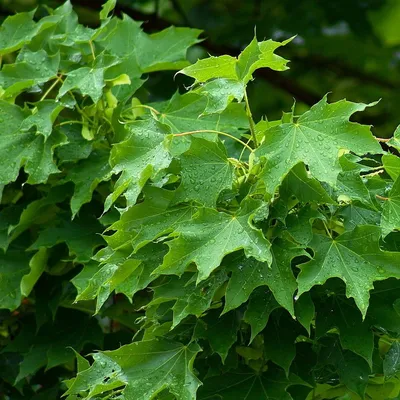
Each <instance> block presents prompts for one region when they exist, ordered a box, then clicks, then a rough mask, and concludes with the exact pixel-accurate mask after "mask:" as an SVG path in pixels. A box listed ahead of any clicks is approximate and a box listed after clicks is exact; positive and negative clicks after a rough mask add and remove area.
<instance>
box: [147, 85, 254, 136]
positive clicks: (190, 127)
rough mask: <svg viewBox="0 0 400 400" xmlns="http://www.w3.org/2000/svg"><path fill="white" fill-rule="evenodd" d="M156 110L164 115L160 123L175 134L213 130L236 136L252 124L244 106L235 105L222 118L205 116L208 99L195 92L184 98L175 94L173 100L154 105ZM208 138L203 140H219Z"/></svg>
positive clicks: (220, 116) (187, 94)
mask: <svg viewBox="0 0 400 400" xmlns="http://www.w3.org/2000/svg"><path fill="white" fill-rule="evenodd" d="M152 106H153V107H155V108H156V109H157V110H158V111H160V113H161V116H160V117H159V120H160V121H161V122H162V123H163V124H166V125H168V126H169V127H170V128H171V131H172V133H181V132H190V131H196V130H209V129H213V130H219V131H223V132H228V133H235V132H237V131H238V130H240V129H247V128H248V124H249V122H248V119H247V116H246V112H245V111H244V107H243V106H242V105H241V104H231V105H230V106H229V107H228V108H227V109H226V110H225V111H224V112H222V113H220V114H218V115H216V114H212V115H203V112H204V110H205V109H206V107H207V98H206V97H204V96H201V95H199V94H196V93H192V92H189V93H186V94H184V95H180V94H179V93H175V95H174V96H172V98H171V100H169V101H166V102H163V103H157V104H152ZM203 135H205V134H203ZM206 135H207V136H206V137H204V136H202V137H204V138H206V139H209V138H210V137H211V138H212V139H209V140H214V139H215V136H216V135H215V134H211V133H209V134H206ZM180 139H181V140H182V139H183V138H180ZM228 140H229V139H228Z"/></svg>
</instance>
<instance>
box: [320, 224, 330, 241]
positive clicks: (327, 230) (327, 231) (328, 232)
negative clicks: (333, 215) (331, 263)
mask: <svg viewBox="0 0 400 400" xmlns="http://www.w3.org/2000/svg"><path fill="white" fill-rule="evenodd" d="M322 223H323V224H324V227H325V230H326V233H327V234H328V236H329V237H330V238H331V239H332V234H331V232H330V231H329V229H328V225H326V222H325V221H324V220H322Z"/></svg>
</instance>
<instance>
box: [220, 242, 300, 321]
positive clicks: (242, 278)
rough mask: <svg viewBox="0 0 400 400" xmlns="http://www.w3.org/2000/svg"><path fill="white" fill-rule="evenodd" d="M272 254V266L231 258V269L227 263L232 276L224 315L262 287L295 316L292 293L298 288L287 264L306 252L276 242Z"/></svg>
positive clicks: (227, 291)
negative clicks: (267, 289) (268, 290)
mask: <svg viewBox="0 0 400 400" xmlns="http://www.w3.org/2000/svg"><path fill="white" fill-rule="evenodd" d="M271 253H272V264H271V265H269V264H268V263H266V262H260V261H257V260H255V259H252V258H243V257H240V258H238V257H237V258H236V259H234V261H233V262H232V264H233V265H232V266H230V265H229V263H228V269H229V270H231V271H232V276H231V279H230V280H229V283H228V286H227V288H226V294H225V308H224V313H225V312H228V311H230V310H232V309H234V308H237V307H239V306H240V305H241V304H242V303H244V302H245V301H247V299H248V298H249V296H250V294H251V293H252V292H253V290H254V289H255V288H257V287H259V286H264V285H265V286H268V287H269V289H270V290H271V292H272V293H273V294H274V297H275V299H276V300H277V301H278V303H279V304H280V305H281V306H282V307H284V308H286V309H287V310H288V311H289V312H290V313H291V314H292V315H293V314H294V309H293V294H294V292H295V291H296V289H297V285H296V280H295V278H294V276H293V272H292V268H291V265H290V262H291V260H292V259H293V258H294V257H296V256H299V255H304V254H306V253H305V252H304V251H303V250H302V249H301V248H298V247H295V246H294V245H293V244H291V243H290V242H288V241H284V240H279V239H278V240H276V241H275V242H274V243H273V244H272V247H271Z"/></svg>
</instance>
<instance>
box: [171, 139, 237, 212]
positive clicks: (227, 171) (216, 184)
mask: <svg viewBox="0 0 400 400" xmlns="http://www.w3.org/2000/svg"><path fill="white" fill-rule="evenodd" d="M180 161H181V168H182V183H181V185H180V186H179V187H178V190H177V191H176V198H175V200H174V202H175V203H179V202H181V201H184V202H185V201H186V202H187V201H190V200H194V201H196V202H198V203H200V204H202V205H204V206H206V207H215V205H216V203H217V199H218V196H219V194H220V193H221V192H222V191H223V190H225V189H231V188H232V184H233V166H232V164H231V163H230V162H229V160H228V159H227V154H226V149H225V146H224V145H223V144H222V143H221V142H217V143H214V142H209V141H207V140H204V139H200V138H195V137H194V138H192V140H191V144H190V148H189V150H188V151H186V152H185V153H183V154H182V156H181V157H180Z"/></svg>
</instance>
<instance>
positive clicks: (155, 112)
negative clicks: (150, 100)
mask: <svg viewBox="0 0 400 400" xmlns="http://www.w3.org/2000/svg"><path fill="white" fill-rule="evenodd" d="M135 108H147V109H148V110H150V111H153V113H154V114H161V113H160V111H158V110H156V109H155V108H153V107H151V106H146V105H145V104H136V105H135V106H132V107H129V108H127V109H126V110H124V111H123V114H125V113H126V112H128V111H130V110H133V109H135Z"/></svg>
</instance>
